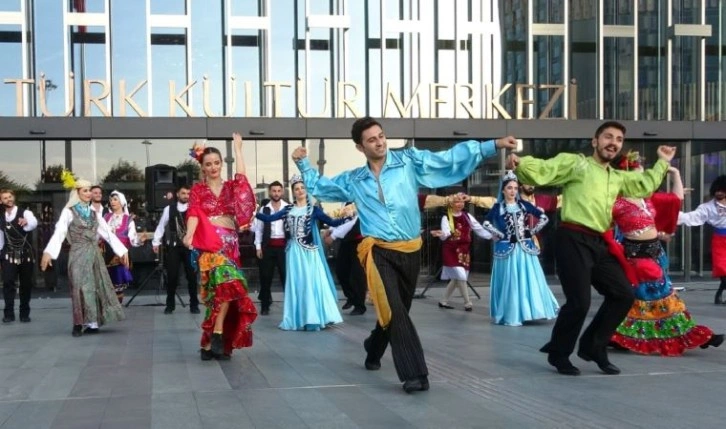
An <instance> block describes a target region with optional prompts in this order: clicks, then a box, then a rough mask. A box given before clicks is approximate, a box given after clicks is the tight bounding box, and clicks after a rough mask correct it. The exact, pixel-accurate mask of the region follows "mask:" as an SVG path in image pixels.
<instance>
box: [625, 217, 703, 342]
mask: <svg viewBox="0 0 726 429" xmlns="http://www.w3.org/2000/svg"><path fill="white" fill-rule="evenodd" d="M615 220H616V221H617V218H616V219H615ZM656 262H657V263H658V264H659V265H660V267H661V269H662V271H663V275H662V277H661V278H660V279H658V280H656V281H646V282H641V283H639V284H638V285H637V286H636V287H635V289H634V292H635V302H634V303H633V306H632V307H631V308H630V311H629V312H628V315H627V317H626V318H625V320H623V322H622V323H621V324H620V326H618V328H617V329H616V331H615V333H614V334H613V337H612V341H613V342H614V343H616V344H619V345H620V346H622V347H625V348H627V349H629V350H632V351H634V352H636V353H641V354H660V355H661V356H680V355H682V354H683V352H684V351H686V350H687V349H692V348H695V347H698V346H700V345H702V344H706V343H707V342H708V341H709V340H710V339H711V336H713V331H711V329H709V328H708V327H706V326H702V325H697V324H696V322H694V321H693V320H692V319H691V315H690V313H689V312H688V309H687V308H686V304H685V303H684V302H683V300H681V298H680V297H679V296H678V295H677V294H676V292H675V291H674V290H673V287H672V284H671V279H670V276H668V257H667V256H666V254H665V251H663V250H662V248H661V252H660V254H659V255H658V258H657V259H656Z"/></svg>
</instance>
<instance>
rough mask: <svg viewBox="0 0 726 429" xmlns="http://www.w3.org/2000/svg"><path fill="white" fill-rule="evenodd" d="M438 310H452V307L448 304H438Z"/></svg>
mask: <svg viewBox="0 0 726 429" xmlns="http://www.w3.org/2000/svg"><path fill="white" fill-rule="evenodd" d="M439 308H446V309H449V310H452V309H453V308H454V306H453V305H449V304H442V303H439Z"/></svg>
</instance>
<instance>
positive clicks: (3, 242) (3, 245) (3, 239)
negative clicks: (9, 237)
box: [0, 233, 5, 250]
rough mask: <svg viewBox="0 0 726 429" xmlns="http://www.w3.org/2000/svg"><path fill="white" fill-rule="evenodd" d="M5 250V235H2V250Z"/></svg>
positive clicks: (0, 243) (0, 242)
mask: <svg viewBox="0 0 726 429" xmlns="http://www.w3.org/2000/svg"><path fill="white" fill-rule="evenodd" d="M4 248H5V234H2V233H0V250H3V249H4Z"/></svg>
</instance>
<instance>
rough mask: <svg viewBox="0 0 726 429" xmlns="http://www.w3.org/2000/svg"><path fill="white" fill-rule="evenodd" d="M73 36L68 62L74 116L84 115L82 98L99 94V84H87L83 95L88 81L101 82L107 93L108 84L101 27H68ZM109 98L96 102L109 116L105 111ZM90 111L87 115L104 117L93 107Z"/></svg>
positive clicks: (92, 105)
mask: <svg viewBox="0 0 726 429" xmlns="http://www.w3.org/2000/svg"><path fill="white" fill-rule="evenodd" d="M72 28H73V34H72V35H71V40H72V41H73V43H72V45H71V46H72V47H73V57H72V59H71V64H72V70H73V72H74V73H75V76H76V89H75V95H76V112H77V116H86V114H85V110H86V106H85V104H84V98H89V99H90V98H99V97H100V96H101V95H102V94H103V92H104V89H103V86H102V85H99V84H92V85H90V88H89V89H90V93H89V94H86V91H85V88H84V82H85V81H88V80H100V81H102V82H105V84H106V86H107V89H108V90H109V91H111V83H110V82H106V45H105V44H106V35H105V34H104V31H105V30H104V28H103V27H72ZM109 100H110V93H109V96H108V97H106V98H104V99H102V100H100V104H101V105H103V106H104V109H106V111H108V113H109V114H110V109H108V108H107V102H108V101H109ZM88 107H89V108H90V110H89V112H90V115H89V116H104V115H103V112H102V111H101V110H100V109H99V108H98V107H97V106H95V105H94V104H92V103H91V104H90V106H88Z"/></svg>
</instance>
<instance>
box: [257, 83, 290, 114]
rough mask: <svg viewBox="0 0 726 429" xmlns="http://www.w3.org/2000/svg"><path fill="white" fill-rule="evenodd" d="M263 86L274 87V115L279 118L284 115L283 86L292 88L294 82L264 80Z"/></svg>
mask: <svg viewBox="0 0 726 429" xmlns="http://www.w3.org/2000/svg"><path fill="white" fill-rule="evenodd" d="M262 86H263V87H264V88H265V89H267V88H268V87H270V88H272V112H273V114H272V117H273V118H279V117H280V116H282V105H281V103H280V91H281V90H282V88H292V84H289V83H287V82H278V81H273V82H262Z"/></svg>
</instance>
